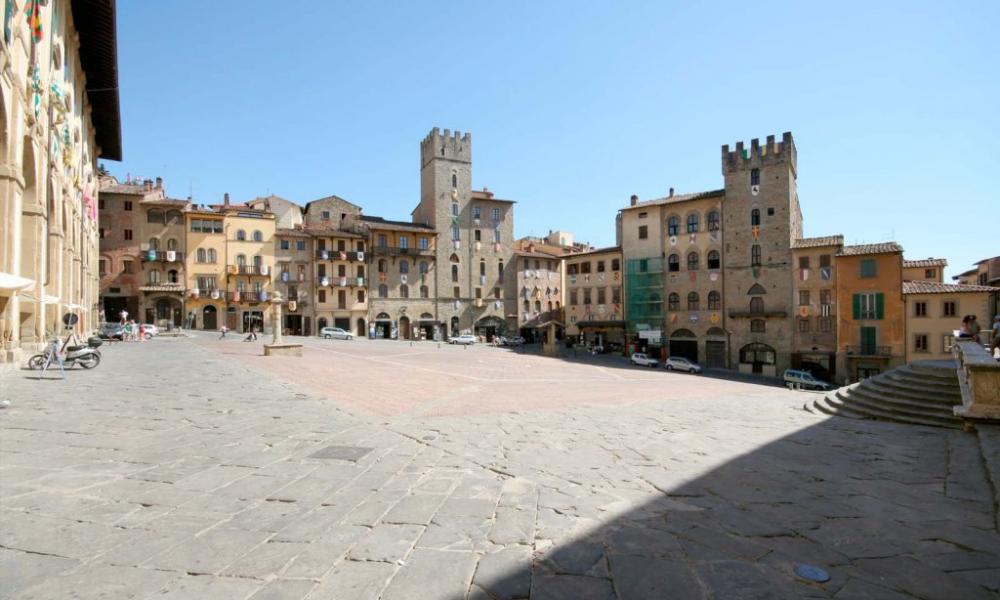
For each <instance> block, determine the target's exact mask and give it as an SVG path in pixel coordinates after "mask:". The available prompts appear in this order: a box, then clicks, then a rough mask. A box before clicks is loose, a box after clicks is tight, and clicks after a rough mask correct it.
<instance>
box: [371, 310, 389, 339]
mask: <svg viewBox="0 0 1000 600" xmlns="http://www.w3.org/2000/svg"><path fill="white" fill-rule="evenodd" d="M375 337H376V338H379V339H383V340H388V339H391V338H392V318H390V317H389V313H384V312H382V313H379V314H377V315H375Z"/></svg>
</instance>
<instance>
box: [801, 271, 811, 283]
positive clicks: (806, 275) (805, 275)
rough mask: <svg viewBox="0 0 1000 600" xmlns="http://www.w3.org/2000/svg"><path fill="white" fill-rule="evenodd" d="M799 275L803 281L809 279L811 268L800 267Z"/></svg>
mask: <svg viewBox="0 0 1000 600" xmlns="http://www.w3.org/2000/svg"><path fill="white" fill-rule="evenodd" d="M799 277H800V278H801V279H802V281H807V280H808V279H809V269H799Z"/></svg>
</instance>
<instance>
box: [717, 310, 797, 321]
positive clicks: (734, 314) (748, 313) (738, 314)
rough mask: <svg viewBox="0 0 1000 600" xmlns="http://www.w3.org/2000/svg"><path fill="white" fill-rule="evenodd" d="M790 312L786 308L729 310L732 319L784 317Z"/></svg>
mask: <svg viewBox="0 0 1000 600" xmlns="http://www.w3.org/2000/svg"><path fill="white" fill-rule="evenodd" d="M787 316H788V312H787V311H784V310H757V311H754V310H744V309H733V310H730V311H729V318H730V319H784V318H785V317H787Z"/></svg>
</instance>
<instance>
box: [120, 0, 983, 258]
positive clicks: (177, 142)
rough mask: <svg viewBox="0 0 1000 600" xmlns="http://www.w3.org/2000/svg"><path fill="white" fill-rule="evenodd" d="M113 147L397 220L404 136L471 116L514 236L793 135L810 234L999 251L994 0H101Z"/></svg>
mask: <svg viewBox="0 0 1000 600" xmlns="http://www.w3.org/2000/svg"><path fill="white" fill-rule="evenodd" d="M118 12H119V14H118V60H119V67H120V84H121V105H122V129H123V137H124V140H123V142H124V161H123V162H122V163H114V162H108V163H106V166H107V167H108V168H109V169H110V170H111V171H112V173H114V174H115V175H118V176H119V177H121V178H124V176H125V175H126V173H131V174H132V175H140V176H142V177H148V178H154V177H156V176H157V175H160V176H162V177H163V178H164V179H165V182H166V187H167V193H168V194H169V195H171V196H174V197H186V196H188V195H189V193H193V197H194V199H195V201H197V202H204V203H208V202H217V201H219V200H220V199H221V197H222V194H223V193H224V192H229V193H230V194H231V196H232V197H233V199H234V200H246V199H249V198H252V197H254V196H259V195H266V194H268V193H274V194H277V195H279V196H282V197H285V198H288V199H290V200H294V201H297V202H299V203H302V204H304V203H306V202H308V201H309V200H313V199H316V198H320V197H323V196H327V195H330V194H336V195H338V196H341V197H343V198H345V199H347V200H350V201H352V202H354V203H356V204H359V205H361V206H363V207H364V209H365V213H366V214H372V215H379V216H384V217H386V218H390V219H401V220H408V219H409V214H410V210H412V208H413V207H414V206H415V205H416V203H417V201H418V200H419V197H420V179H419V143H420V140H421V139H423V137H424V136H425V135H426V134H427V132H428V131H429V130H430V129H431V128H432V127H435V126H437V127H440V128H442V129H444V128H450V129H452V130H455V129H458V130H461V131H470V132H472V136H473V186H474V188H477V189H478V188H482V187H483V186H488V187H489V189H490V190H491V191H493V192H495V193H496V194H497V196H499V197H502V198H508V199H512V200H516V201H517V202H518V204H517V205H516V207H515V234H516V235H517V236H522V235H544V234H545V233H547V232H548V230H549V229H564V230H568V231H572V232H574V233H575V234H576V237H577V239H578V240H581V241H589V242H591V243H593V244H595V245H598V246H602V245H611V244H613V243H614V237H615V234H614V217H615V213H616V211H617V210H618V209H619V208H620V207H622V206H625V205H627V204H628V198H629V196H630V195H631V194H638V195H639V196H640V198H642V199H649V198H654V197H659V196H663V195H666V193H667V190H668V188H670V187H674V188H676V190H677V193H684V192H693V191H702V190H711V189H717V188H720V187H722V185H723V181H722V175H721V167H720V146H721V145H722V144H726V143H728V144H731V145H732V144H735V142H736V141H738V140H745V141H746V142H747V143H749V140H750V139H751V138H754V137H759V138H761V139H762V140H763V138H764V137H765V136H767V135H768V134H776V135H778V136H779V137H780V134H781V133H782V132H783V131H792V132H793V134H794V136H795V142H796V146H797V148H798V159H799V161H798V164H799V177H798V186H799V188H798V189H799V197H800V200H801V204H802V212H803V215H804V218H805V234H806V235H807V236H817V235H830V234H835V233H842V234H844V236H845V239H846V241H847V243H863V242H877V241H884V240H889V239H894V240H896V241H898V242H899V243H900V244H902V246H903V247H904V248H905V249H906V256H907V257H908V258H926V257H929V256H934V257H944V258H947V259H948V261H949V263H950V267H949V269H948V274H949V275H952V274H956V273H958V272H960V271H963V270H965V269H968V268H970V266H971V263H972V262H974V261H977V260H979V259H982V258H986V257H988V256H994V255H997V254H1000V233H998V230H997V222H998V218H1000V215H998V209H1000V194H998V193H997V187H996V186H997V185H998V183H1000V177H998V176H1000V58H998V57H1000V47H998V44H997V41H996V40H997V29H998V26H1000V2H997V1H996V0H983V1H981V2H923V1H912V0H910V1H906V2H881V1H880V2H871V1H866V2H854V1H845V2H836V3H832V2H769V1H758V2H745V1H744V2H733V3H728V2H704V3H693V2H664V1H658V2H656V1H654V2H579V1H577V2H568V1H567V2H562V1H546V2H528V1H512V0H507V1H504V2H487V1H485V0H481V1H480V0H465V1H461V2H459V1H455V2H418V1H412V2H411V1H407V2H377V1H376V2H332V1H329V2H327V1H319V2H273V1H272V2H263V1H250V0H242V1H221V0H213V1H212V2H205V1H204V0H199V1H193V0H189V1H181V0H175V1H169V2H146V1H141V0H132V1H122V2H119V3H118Z"/></svg>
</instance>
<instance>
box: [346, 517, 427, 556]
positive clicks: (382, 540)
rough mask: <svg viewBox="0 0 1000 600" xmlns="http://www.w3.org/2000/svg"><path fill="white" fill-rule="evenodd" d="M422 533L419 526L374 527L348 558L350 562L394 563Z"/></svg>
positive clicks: (407, 551) (383, 525) (389, 525)
mask: <svg viewBox="0 0 1000 600" xmlns="http://www.w3.org/2000/svg"><path fill="white" fill-rule="evenodd" d="M423 532H424V528H423V527H421V526H419V525H392V524H388V523H386V524H381V525H376V526H375V527H373V528H372V529H371V530H370V531H369V532H368V534H367V535H366V536H364V537H362V538H361V539H360V540H358V543H357V544H356V545H355V546H354V547H353V548H351V551H350V553H349V555H348V557H349V558H350V559H351V560H368V561H379V562H390V563H395V562H397V561H400V560H402V559H403V557H405V556H406V555H407V553H409V551H410V548H412V547H413V544H414V542H416V541H417V538H419V537H420V535H421V534H422V533H423Z"/></svg>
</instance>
